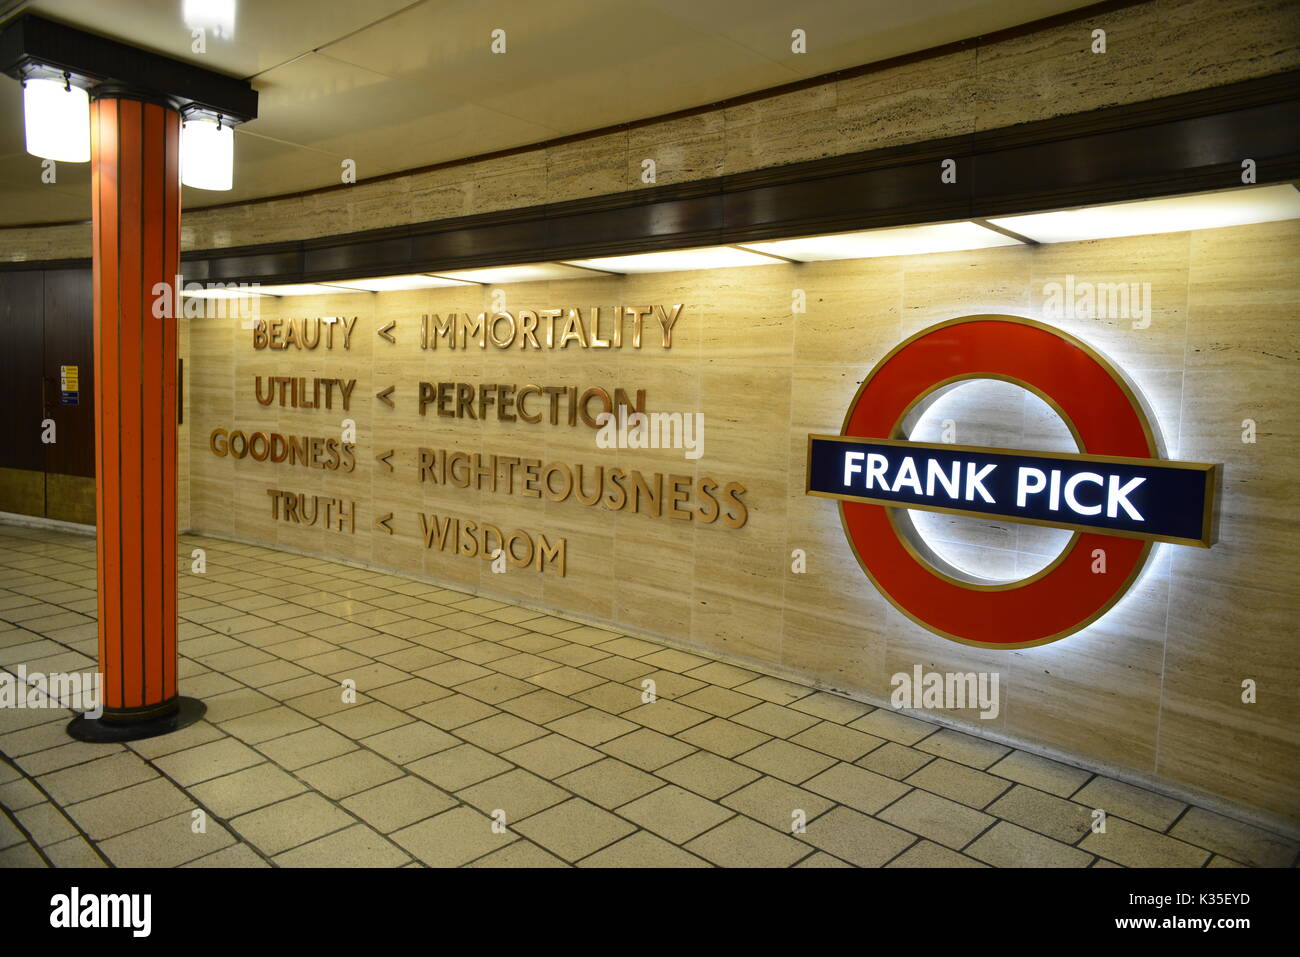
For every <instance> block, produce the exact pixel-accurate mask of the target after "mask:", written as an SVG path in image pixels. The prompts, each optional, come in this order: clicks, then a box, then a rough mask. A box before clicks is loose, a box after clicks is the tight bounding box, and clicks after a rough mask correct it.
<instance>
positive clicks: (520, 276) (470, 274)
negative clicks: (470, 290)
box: [437, 263, 591, 286]
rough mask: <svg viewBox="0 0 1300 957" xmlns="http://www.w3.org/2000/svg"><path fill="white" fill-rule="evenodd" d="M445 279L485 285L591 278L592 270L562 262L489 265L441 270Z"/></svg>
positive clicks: (440, 274) (439, 274) (440, 273)
mask: <svg viewBox="0 0 1300 957" xmlns="http://www.w3.org/2000/svg"><path fill="white" fill-rule="evenodd" d="M437 275H438V276H439V277H442V278H444V279H462V280H465V281H466V282H477V283H481V284H483V285H485V286H490V285H495V284H497V283H506V282H540V281H543V280H546V279H590V278H591V271H590V270H586V269H575V268H574V267H573V266H564V265H561V264H560V263H529V264H527V265H523V266H487V267H485V268H483V269H458V270H455V271H453V272H439V273H437Z"/></svg>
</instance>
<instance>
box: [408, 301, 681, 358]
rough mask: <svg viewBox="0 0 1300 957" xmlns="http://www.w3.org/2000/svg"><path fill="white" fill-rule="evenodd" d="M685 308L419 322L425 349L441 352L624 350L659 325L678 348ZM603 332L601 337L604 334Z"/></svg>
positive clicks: (456, 316) (525, 312) (665, 341)
mask: <svg viewBox="0 0 1300 957" xmlns="http://www.w3.org/2000/svg"><path fill="white" fill-rule="evenodd" d="M681 314H682V304H681V303H678V304H677V305H675V306H668V307H664V306H615V307H613V308H605V309H603V310H602V308H601V307H600V306H592V307H591V308H590V309H589V310H588V311H587V317H586V319H584V318H583V315H582V310H581V309H579V308H578V307H576V306H571V307H569V308H567V309H538V310H536V311H534V310H532V309H520V310H519V312H518V313H513V312H508V311H506V310H502V311H500V312H493V313H487V312H480V313H478V314H477V315H475V314H474V313H468V312H449V313H448V314H447V317H446V318H445V319H444V318H443V317H442V316H440V315H436V314H435V315H429V314H427V313H426V314H425V315H422V316H421V317H420V348H421V349H437V348H438V341H439V340H442V344H443V346H444V347H445V348H448V349H468V348H469V347H470V345H471V344H473V345H477V346H478V347H479V348H480V349H486V348H487V347H488V343H489V342H490V343H491V344H492V345H493V346H495V347H496V348H498V349H510V348H519V349H567V348H568V347H569V345H570V344H573V345H576V346H578V348H580V349H622V348H623V347H624V343H625V342H631V344H632V348H633V349H640V348H641V337H642V330H643V328H644V327H645V326H646V325H647V324H648V322H649V321H651V320H655V321H657V322H658V324H659V329H660V331H661V332H662V334H663V335H662V338H661V343H662V345H663V347H664V348H665V349H671V348H672V347H673V327H674V326H676V325H677V320H678V319H679V318H681ZM602 332H603V333H604V335H602V334H601V333H602Z"/></svg>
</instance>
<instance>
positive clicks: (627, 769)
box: [555, 758, 663, 808]
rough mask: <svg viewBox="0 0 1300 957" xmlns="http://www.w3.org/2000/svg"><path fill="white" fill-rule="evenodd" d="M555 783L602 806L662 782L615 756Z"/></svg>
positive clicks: (614, 804)
mask: <svg viewBox="0 0 1300 957" xmlns="http://www.w3.org/2000/svg"><path fill="white" fill-rule="evenodd" d="M555 783H556V784H558V785H560V786H561V787H564V788H567V789H568V790H570V791H572V792H573V793H574V794H577V795H580V796H582V797H585V798H586V799H587V800H589V801H592V802H594V803H596V804H599V805H600V806H601V807H604V808H616V807H618V806H619V805H622V804H626V803H627V802H628V801H633V800H636V799H637V798H639V797H641V796H642V795H643V794H648V793H650V792H651V791H653V790H655V789H656V788H660V787H662V786H663V781H662V780H660V779H659V778H657V777H655V776H654V775H653V774H647V773H646V772H645V771H642V770H640V769H639V768H634V767H632V765H630V764H624V763H623V762H622V761H619V760H618V759H616V758H605V759H604V760H603V761H597V762H596V763H595V764H589V765H587V766H586V767H585V768H579V769H578V770H576V771H572V772H570V773H568V774H566V775H564V776H563V777H561V778H558V779H556V782H555Z"/></svg>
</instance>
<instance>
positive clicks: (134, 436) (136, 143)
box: [68, 93, 202, 740]
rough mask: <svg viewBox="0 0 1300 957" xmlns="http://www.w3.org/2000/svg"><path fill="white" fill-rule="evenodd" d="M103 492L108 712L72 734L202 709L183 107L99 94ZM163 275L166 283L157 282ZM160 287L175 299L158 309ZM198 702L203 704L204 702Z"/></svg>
mask: <svg viewBox="0 0 1300 957" xmlns="http://www.w3.org/2000/svg"><path fill="white" fill-rule="evenodd" d="M90 122H91V184H92V185H91V197H92V200H91V201H92V204H93V207H94V208H93V224H94V226H93V244H94V287H95V333H94V335H95V504H96V509H97V519H96V524H97V532H98V536H97V558H98V578H99V582H98V585H99V668H100V672H101V673H102V676H103V677H102V686H101V687H102V700H103V705H104V714H103V717H102V718H100V719H98V720H94V719H86V718H78V719H76V720H74V721H73V722H72V724H71V725H69V728H68V730H69V733H70V734H72V735H73V736H74V737H78V738H83V739H86V740H106V739H109V740H127V739H130V738H139V737H149V736H152V735H156V734H163V733H166V732H167V731H171V730H175V729H176V728H177V727H181V726H183V725H185V724H188V723H191V722H192V721H193V720H197V718H198V717H199V716H200V715H201V714H202V705H200V704H199V703H198V702H193V701H191V700H190V699H182V698H180V697H179V695H178V693H177V688H176V666H177V648H176V561H177V548H176V322H177V318H176V315H177V314H178V313H179V311H180V306H179V302H178V299H177V297H176V295H175V294H176V293H177V292H179V290H174V289H173V288H172V287H173V285H174V284H175V277H176V276H177V274H178V273H179V272H180V217H181V204H180V191H181V184H180V128H181V117H180V114H179V113H178V112H177V111H176V110H175V109H172V108H171V107H169V106H166V105H163V104H160V103H157V102H149V101H146V100H142V99H136V98H133V97H132V96H131V95H130V94H116V93H104V94H100V95H98V96H96V98H95V99H94V100H93V102H92V103H91V108H90ZM160 284H161V285H160ZM160 293H161V294H162V295H164V296H166V299H165V302H167V303H168V304H170V307H169V308H168V309H166V310H165V317H164V318H159V317H158V316H157V315H156V314H155V305H154V304H155V302H156V301H157V300H158V298H159V295H160ZM196 708H197V709H198V710H197V714H196V713H194V712H195V709H196Z"/></svg>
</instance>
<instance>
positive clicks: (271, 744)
mask: <svg viewBox="0 0 1300 957" xmlns="http://www.w3.org/2000/svg"><path fill="white" fill-rule="evenodd" d="M355 748H356V744H355V742H353V741H352V740H351V739H349V738H345V737H344V736H343V735H341V734H339V733H338V732H337V731H334V730H332V729H330V728H324V727H317V728H311V729H309V730H307V731H299V732H297V733H296V734H290V735H286V736H285V737H283V738H276V739H275V740H274V741H267V742H265V743H263V744H259V745H258V746H257V749H258V750H259V751H261V752H262V753H263V754H265V755H266V756H267V757H268V758H270V759H271V760H272V761H274V762H275V763H276V764H278V765H280V767H282V768H284V769H285V770H288V771H296V770H298V768H305V767H306V766H307V765H309V764H318V763H320V762H321V761H324V760H326V759H327V758H333V757H337V756H338V755H340V754H346V753H347V752H349V751H352V750H354V749H355Z"/></svg>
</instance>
